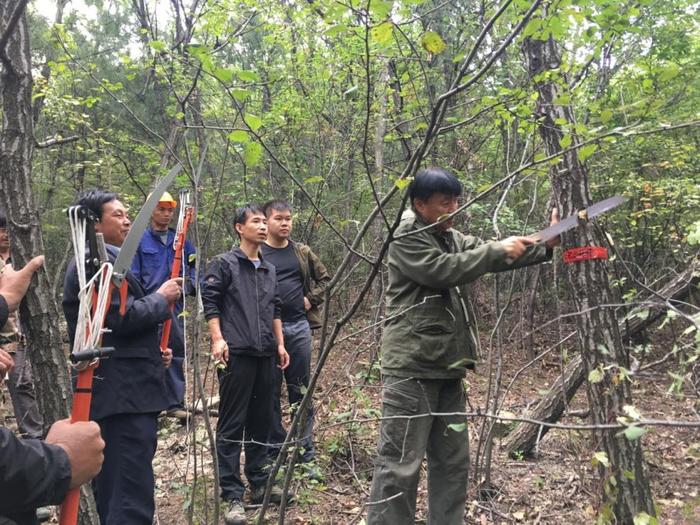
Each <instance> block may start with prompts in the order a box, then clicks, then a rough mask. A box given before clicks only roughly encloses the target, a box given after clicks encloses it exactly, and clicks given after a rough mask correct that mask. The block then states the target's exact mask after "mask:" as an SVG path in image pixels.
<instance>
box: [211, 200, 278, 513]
mask: <svg viewBox="0 0 700 525" xmlns="http://www.w3.org/2000/svg"><path fill="white" fill-rule="evenodd" d="M234 227H235V228H236V232H237V233H238V236H239V237H240V247H234V248H233V249H232V250H231V251H228V252H226V253H223V254H221V255H219V256H217V257H216V258H215V259H214V260H213V261H212V262H211V263H210V264H209V266H208V267H207V272H206V275H205V278H204V286H203V287H202V302H203V303H204V316H205V317H206V319H207V322H208V324H209V334H210V335H211V345H212V356H213V358H214V360H215V361H216V362H217V363H219V364H220V368H219V370H218V373H219V396H220V399H221V401H220V405H219V420H218V423H217V427H216V454H217V459H218V462H219V484H220V486H221V497H222V498H223V499H224V501H226V502H227V503H228V508H227V510H226V512H225V515H224V521H225V522H226V524H227V525H245V523H246V518H245V512H244V510H243V505H242V504H241V499H242V497H243V493H244V492H245V485H243V481H242V480H241V473H240V455H241V443H242V442H243V437H244V434H245V474H246V478H247V479H248V483H249V485H250V488H251V496H252V500H253V501H254V502H260V501H261V500H262V498H263V496H264V493H265V484H266V483H267V478H268V476H269V468H268V467H269V464H270V460H269V458H268V447H267V446H266V445H265V443H266V442H267V437H268V434H269V432H270V425H271V421H272V417H273V399H274V393H275V377H274V376H275V365H277V366H278V367H279V368H281V369H284V368H286V367H287V366H288V365H289V355H288V354H287V351H286V350H285V347H284V337H283V335H282V321H281V320H280V307H281V302H280V298H279V293H278V291H277V276H276V273H275V267H274V266H272V265H271V264H270V263H268V262H266V261H264V260H263V259H262V258H261V256H260V245H262V244H263V243H264V242H265V239H267V221H266V219H265V215H264V214H263V211H262V209H261V208H260V207H258V206H253V205H250V204H249V205H246V206H245V207H243V208H241V209H240V210H238V211H237V212H236V218H235V222H234ZM278 361H279V364H277V363H278ZM281 496H282V494H281V491H280V490H279V488H277V487H275V490H274V491H273V492H272V495H271V501H273V502H277V503H278V502H279V501H281Z"/></svg>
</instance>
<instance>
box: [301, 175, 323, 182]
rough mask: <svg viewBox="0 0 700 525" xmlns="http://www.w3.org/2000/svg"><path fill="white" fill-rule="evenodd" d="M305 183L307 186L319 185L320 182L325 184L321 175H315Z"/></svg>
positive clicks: (305, 180) (306, 179)
mask: <svg viewBox="0 0 700 525" xmlns="http://www.w3.org/2000/svg"><path fill="white" fill-rule="evenodd" d="M304 182H305V183H306V184H318V183H319V182H323V177H321V176H320V175H314V176H313V177H307V178H305V179H304Z"/></svg>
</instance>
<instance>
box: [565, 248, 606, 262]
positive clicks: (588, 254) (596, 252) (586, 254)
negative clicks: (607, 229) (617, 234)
mask: <svg viewBox="0 0 700 525" xmlns="http://www.w3.org/2000/svg"><path fill="white" fill-rule="evenodd" d="M607 258H608V249H607V248H604V247H602V246H581V247H580V248H571V249H570V250H566V251H565V252H564V262H565V263H566V264H571V263H575V262H581V261H590V260H591V259H607Z"/></svg>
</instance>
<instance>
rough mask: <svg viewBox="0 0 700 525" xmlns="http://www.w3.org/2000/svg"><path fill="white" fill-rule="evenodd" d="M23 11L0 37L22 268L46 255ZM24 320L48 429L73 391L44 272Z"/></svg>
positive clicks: (11, 223) (11, 217)
mask: <svg viewBox="0 0 700 525" xmlns="http://www.w3.org/2000/svg"><path fill="white" fill-rule="evenodd" d="M25 6H26V1H24V0H7V1H4V2H0V27H1V28H2V31H1V32H0V34H2V35H3V36H2V37H1V38H0V59H1V60H2V65H3V70H2V77H1V80H2V86H1V87H0V104H1V107H2V112H3V117H2V118H3V120H2V132H1V134H0V173H1V174H2V177H0V205H2V206H3V207H4V209H5V212H6V214H7V222H8V230H9V233H10V238H11V242H12V260H13V263H14V265H15V266H16V267H18V268H19V267H22V266H24V265H25V264H26V263H27V261H28V260H29V259H31V258H32V257H33V256H35V255H37V254H40V253H43V252H44V243H43V239H42V235H41V225H40V222H39V217H38V213H37V210H36V206H35V205H34V195H33V193H32V186H31V182H32V172H31V169H32V155H33V152H34V129H33V114H32V100H31V96H32V73H31V55H30V52H29V28H28V26H27V19H26V16H25V14H24V12H23V10H24V7H25ZM17 9H20V10H21V11H17ZM15 13H22V14H21V15H20V16H19V18H17V17H13V14H15ZM4 42H6V43H7V45H4ZM20 319H21V322H22V327H23V330H24V333H25V335H26V337H27V350H28V355H29V360H30V362H31V364H32V368H33V372H34V380H35V383H34V388H35V391H36V397H37V402H38V405H39V410H40V411H41V414H42V416H43V418H44V421H45V423H46V424H47V425H48V424H51V423H53V422H54V421H56V420H57V419H63V418H66V417H68V407H69V405H70V402H71V388H70V375H69V373H68V366H67V361H66V357H65V354H64V352H63V343H62V339H61V333H60V330H59V314H58V308H57V306H56V302H55V301H54V299H53V295H52V291H51V285H50V283H49V275H48V273H47V271H46V269H41V270H40V271H38V272H37V274H36V277H35V278H34V280H33V283H32V285H31V286H30V288H29V292H28V293H27V296H26V298H25V300H24V301H23V302H22V305H21V308H20ZM85 505H87V506H88V507H89V508H91V509H92V510H93V512H92V513H90V514H89V515H88V516H87V518H86V519H85V520H84V521H82V523H85V524H87V523H97V514H96V512H94V502H92V498H91V497H90V499H89V502H87V501H85V500H84V499H83V502H81V507H82V508H88V507H86V506H85ZM90 517H93V518H94V519H91V518H90Z"/></svg>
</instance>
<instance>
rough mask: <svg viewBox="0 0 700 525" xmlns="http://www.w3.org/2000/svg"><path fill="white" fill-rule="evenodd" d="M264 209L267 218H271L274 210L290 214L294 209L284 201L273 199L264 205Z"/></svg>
mask: <svg viewBox="0 0 700 525" xmlns="http://www.w3.org/2000/svg"><path fill="white" fill-rule="evenodd" d="M262 209H263V211H264V212H265V217H269V216H270V214H271V213H272V211H273V210H275V211H288V212H291V211H292V207H291V206H290V205H289V203H288V202H287V201H286V200H284V199H272V200H271V201H267V202H266V203H265V204H263V207H262Z"/></svg>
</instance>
